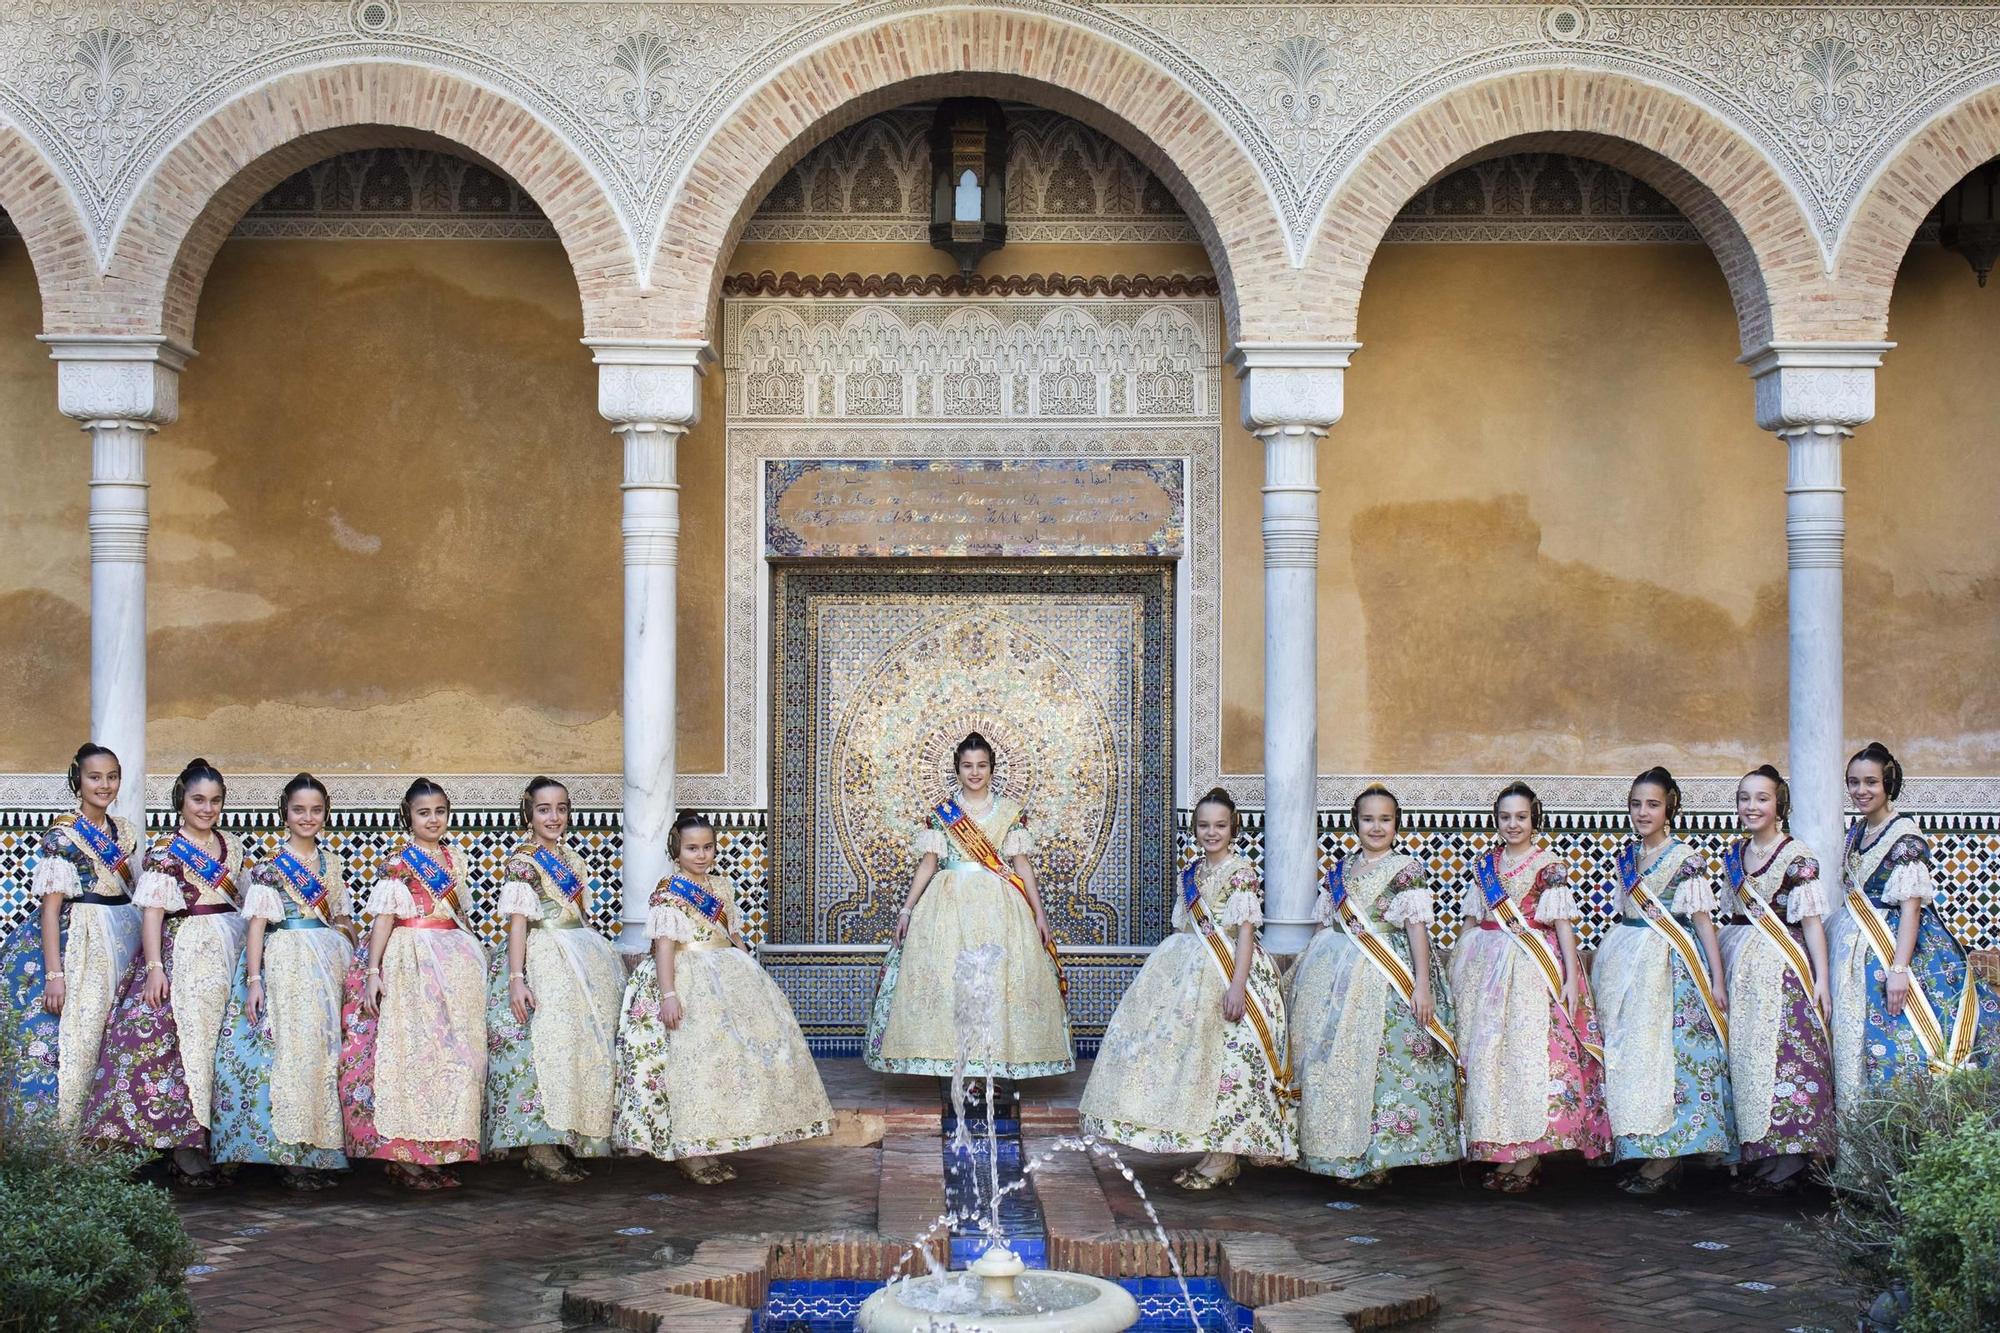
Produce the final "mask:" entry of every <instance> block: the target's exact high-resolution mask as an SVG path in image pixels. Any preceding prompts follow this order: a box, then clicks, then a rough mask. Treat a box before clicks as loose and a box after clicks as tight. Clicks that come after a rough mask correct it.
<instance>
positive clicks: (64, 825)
mask: <svg viewBox="0 0 2000 1333" xmlns="http://www.w3.org/2000/svg"><path fill="white" fill-rule="evenodd" d="M81 819H82V816H81V815H68V816H65V817H63V818H62V819H59V820H57V821H56V823H55V824H54V825H53V826H51V827H50V829H49V830H48V832H47V833H44V834H43V835H42V842H41V846H40V848H39V849H37V851H36V859H35V868H34V870H33V871H32V872H30V876H29V880H28V898H29V902H30V903H31V906H30V908H29V911H28V915H27V917H26V918H24V919H23V920H22V922H21V924H20V925H18V926H16V927H15V928H14V932H13V934H12V935H10V936H8V938H7V942H6V944H5V945H4V946H0V1008H5V1009H11V1010H12V1011H13V1013H14V1016H15V1018H16V1019H17V1020H19V1022H20V1025H21V1027H20V1032H19V1034H18V1037H17V1040H18V1043H19V1045H18V1047H17V1059H18V1061H19V1063H18V1064H17V1071H18V1077H19V1079H20V1089H19V1093H20V1097H21V1103H22V1105H23V1106H24V1107H25V1109H26V1110H27V1112H28V1113H29V1114H30V1115H49V1116H54V1117H55V1118H56V1121H57V1123H58V1124H59V1125H60V1126H61V1127H62V1128H63V1129H64V1130H66V1131H71V1132H73V1131H74V1130H75V1129H76V1127H77V1124H78V1122H79V1121H80V1120H81V1119H82V1117H83V1103H84V1099H85V1098H86V1097H88V1096H89V1095H90V1081H91V1077H92V1075H94V1074H95V1073H96V1072H97V1056H98V1049H99V1045H100V1043H102V1041H103V1040H104V1025H105V1022H106V1020H108V1019H109V1018H110V1017H111V1006H112V1004H113V1003H114V1002H115V1001H116V999H117V998H118V987H119V983H121V982H122V981H124V979H125V974H126V972H127V970H128V969H129V968H130V967H131V965H132V958H133V955H135V954H137V953H138V951H139V909H138V908H136V907H134V906H133V905H132V901H131V898H130V896H129V886H128V885H127V883H126V881H125V878H124V876H123V874H122V873H121V872H119V871H118V870H117V869H116V868H115V867H116V866H117V865H118V864H119V862H120V860H121V858H122V859H123V861H124V863H125V865H126V866H127V867H128V869H129V867H130V865H131V857H132V855H133V853H134V852H135V851H136V850H137V849H138V846H139V837H138V834H137V833H136V832H135V831H134V830H133V827H132V825H131V824H130V823H128V822H127V821H125V820H123V819H119V818H117V817H115V816H114V817H112V819H111V827H110V828H109V829H105V828H102V827H99V826H97V825H92V826H91V828H90V830H89V832H91V833H95V834H96V835H97V839H96V842H95V843H94V844H93V841H92V840H91V838H90V837H89V836H88V834H87V833H86V832H85V831H84V830H81V829H79V828H78V827H77V823H78V821H80V820H81ZM114 849H115V850H114ZM107 858H108V859H107ZM52 893H53V894H60V895H62V899H63V907H62V921H61V926H60V931H61V935H62V939H61V943H60V945H59V956H60V957H61V959H62V963H61V966H62V972H63V986H64V999H63V1010H62V1013H61V1014H60V1015H57V1014H52V1013H50V1012H48V1010H47V1009H45V1008H43V1007H42V994H43V991H44V989H45V988H46V986H47V982H48V976H47V965H46V962H45V960H44V959H43V956H42V900H43V899H44V898H46V897H47V896H48V895H50V894H52Z"/></svg>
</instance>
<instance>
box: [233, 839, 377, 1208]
mask: <svg viewBox="0 0 2000 1333" xmlns="http://www.w3.org/2000/svg"><path fill="white" fill-rule="evenodd" d="M306 870H307V871H308V872H309V873H311V874H312V876H313V877H314V878H315V879H317V880H318V881H319V883H320V884H321V885H323V886H324V887H325V890H326V893H325V896H324V897H323V898H322V899H321V900H320V903H319V905H318V907H317V908H316V909H314V908H308V907H307V906H306V902H307V899H306V898H304V897H301V896H300V894H299V891H298V890H297V889H296V888H294V887H293V886H292V884H291V883H290V882H289V881H288V880H287V879H286V878H285V874H284V872H283V871H282V870H280V869H279V868H278V866H277V865H276V864H275V863H273V862H269V861H267V862H264V863H263V864H261V865H258V866H254V867H252V868H251V871H250V887H249V890H248V891H247V893H246V894H245V896H244V899H243V915H244V916H245V917H248V918H250V919H252V920H260V921H264V922H266V923H267V924H266V926H265V929H264V950H263V961H264V1011H263V1013H262V1015H261V1016H260V1017H259V1018H258V1020H257V1021H256V1022H252V1021H251V1020H250V1015H249V1013H248V1006H249V1002H250V960H249V954H248V951H247V950H246V951H245V954H244V960H243V966H242V967H239V968H238V969H237V970H236V985H235V988H234V989H233V990H231V991H230V995H229V1012H228V1015H227V1016H226V1017H225V1018H224V1019H223V1022H222V1038H221V1041H220V1042H219V1043H218V1044H217V1046H216V1051H215V1127H214V1128H215V1133H214V1136H213V1140H212V1142H211V1143H210V1145H209V1149H210V1155H211V1156H212V1157H214V1159H215V1160H216V1161H218V1162H264V1163H268V1164H271V1165H275V1166H294V1167H304V1168H309V1169H313V1170H320V1171H331V1170H338V1169H340V1168H342V1167H345V1166H346V1165H347V1155H346V1154H345V1153H343V1152H342V1151H341V1147H342V1144H343V1141H344V1137H343V1127H342V1122H341V1114H340V1037H341V1031H340V1002H341V999H342V982H343V979H344V978H345V976H346V973H347V969H348V965H349V963H350V961H351V960H352V958H353V954H354V946H353V945H352V944H351V943H350V942H349V941H348V938H347V936H345V935H343V934H341V933H340V932H339V931H338V930H336V929H334V928H333V927H332V926H331V925H330V924H328V923H329V922H331V921H334V920H337V919H339V918H342V917H347V916H351V915H352V908H351V906H350V902H349V897H348V891H347V877H346V868H345V867H344V866H343V865H342V864H341V860H340V858H339V857H338V856H335V855H334V854H333V853H332V852H329V851H327V850H326V849H324V848H321V849H320V852H319V855H318V856H317V857H316V858H314V859H313V861H312V862H311V863H309V864H308V865H307V866H306Z"/></svg>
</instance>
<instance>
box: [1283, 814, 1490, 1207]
mask: <svg viewBox="0 0 2000 1333" xmlns="http://www.w3.org/2000/svg"><path fill="white" fill-rule="evenodd" d="M1344 877H1345V884H1346V888H1347V893H1348V896H1349V899H1350V901H1352V902H1353V903H1354V905H1355V907H1356V909H1357V910H1358V911H1360V912H1361V913H1363V914H1364V915H1365V916H1366V917H1367V918H1368V920H1369V921H1370V922H1371V923H1372V925H1373V927H1374V931H1375V933H1376V935H1378V936H1379V937H1380V938H1381V939H1382V940H1383V941H1384V942H1385V943H1387V945H1388V946H1389V948H1390V949H1391V950H1393V951H1394V953H1395V954H1396V956H1397V957H1399V958H1401V959H1402V961H1403V966H1404V967H1406V968H1407V967H1409V966H1410V943H1409V936H1408V932H1410V931H1413V930H1428V929H1429V928H1430V923H1431V891H1430V889H1429V887H1428V886H1427V885H1426V884H1425V882H1424V868H1423V865H1422V863H1421V862H1419V861H1418V860H1417V859H1416V858H1415V857H1413V856H1410V855H1408V854H1407V853H1404V852H1396V851H1392V852H1390V853H1388V854H1387V855H1386V856H1384V857H1382V858H1381V859H1380V860H1378V861H1375V862H1372V863H1371V862H1369V861H1368V859H1367V858H1366V857H1365V856H1364V855H1362V854H1361V853H1359V852H1356V853H1354V854H1353V855H1351V856H1349V857H1348V858H1347V860H1346V866H1345V871H1344ZM1318 915H1319V920H1320V923H1321V929H1320V931H1319V933H1318V934H1316V935H1314V936H1313V940H1312V943H1311V944H1310V945H1309V946H1307V948H1306V952H1305V956H1304V957H1303V958H1301V959H1300V960H1299V963H1298V966H1297V968H1296V969H1295V970H1294V971H1293V973H1292V979H1291V991H1290V997H1289V998H1290V1006H1289V1008H1290V1012H1291V1022H1292V1042H1293V1048H1292V1049H1293V1052H1294V1059H1295V1061H1296V1064H1297V1069H1298V1079H1299V1130H1298V1135H1299V1166H1300V1167H1302V1168H1303V1169H1305V1170H1307V1171H1311V1172H1313V1173H1315V1174H1317V1175H1323V1176H1336V1177H1340V1178H1342V1179H1350V1180H1351V1179H1356V1178H1359V1177H1363V1176H1369V1175H1373V1174H1375V1173H1376V1172H1380V1171H1387V1170H1390V1169H1392V1168H1394V1167H1399V1166H1421V1165H1427V1164H1431V1163H1436V1162H1454V1161H1457V1160H1458V1158H1459V1155H1460V1151H1459V1119H1458V1109H1457V1087H1456V1084H1457V1079H1458V1073H1457V1069H1456V1066H1455V1065H1454V1063H1453V1061H1452V1058H1451V1056H1450V1055H1449V1054H1448V1053H1447V1052H1446V1050H1445V1049H1444V1047H1443V1046H1442V1045H1441V1044H1439V1042H1438V1041H1437V1040H1436V1038H1434V1037H1433V1036H1432V1035H1431V1034H1430V1033H1429V1032H1427V1031H1425V1030H1424V1029H1423V1028H1422V1027H1420V1026H1418V1024H1417V1018H1416V1014H1415V1013H1414V1012H1412V1010H1411V1009H1410V1006H1409V1005H1408V1004H1406V1003H1404V1001H1403V999H1402V997H1401V996H1400V995H1398V994H1397V993H1396V992H1395V991H1394V990H1393V989H1392V988H1391V987H1390V985H1389V982H1388V981H1387V979H1385V978H1384V977H1383V976H1382V974H1381V972H1379V971H1378V970H1377V969H1376V967H1375V965H1374V964H1373V963H1372V962H1370V961H1369V960H1368V957H1367V956H1366V955H1365V954H1364V953H1363V952H1362V951H1361V949H1360V947H1359V946H1357V945H1356V944H1355V943H1354V941H1353V940H1351V939H1349V938H1348V936H1347V932H1346V931H1345V930H1343V929H1342V928H1341V927H1340V926H1339V925H1337V924H1330V923H1333V922H1334V921H1335V911H1334V904H1333V896H1332V894H1331V893H1329V892H1328V890H1327V889H1326V888H1325V887H1324V886H1322V887H1321V889H1320V894H1319V908H1318ZM1430 964H1431V966H1430V974H1431V975H1430V981H1431V998H1432V1002H1433V1004H1434V1005H1435V1007H1436V1010H1437V1018H1438V1021H1439V1022H1440V1023H1441V1024H1443V1025H1444V1027H1445V1028H1446V1029H1447V1030H1449V1029H1450V1027H1451V1023H1452V1004H1451V996H1450V993H1449V992H1448V991H1447V990H1446V988H1445V976H1444V968H1443V966H1442V964H1441V962H1440V960H1439V957H1438V950H1436V949H1432V950H1431V951H1430Z"/></svg>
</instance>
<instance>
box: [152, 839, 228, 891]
mask: <svg viewBox="0 0 2000 1333" xmlns="http://www.w3.org/2000/svg"><path fill="white" fill-rule="evenodd" d="M215 836H216V838H217V839H218V840H220V841H222V845H223V847H224V848H227V847H228V846H229V843H228V842H227V841H226V840H223V835H222V834H221V833H220V832H218V833H217V834H216V835H215ZM167 855H168V856H171V857H173V858H174V860H176V861H179V862H180V863H181V867H182V869H184V870H186V871H187V872H188V873H189V874H190V875H193V876H194V877H195V878H196V879H198V880H200V881H201V882H202V883H203V884H204V885H206V886H207V887H209V888H211V889H213V890H215V891H216V892H217V893H220V894H221V895H222V896H223V898H225V899H226V900H228V902H229V905H230V906H232V907H234V906H235V905H236V896H235V895H234V894H233V893H231V892H230V887H231V886H230V882H229V867H228V866H226V865H224V864H223V863H222V862H220V861H218V860H216V859H215V858H214V857H212V856H210V855H209V854H208V853H207V852H204V851H203V850H202V849H201V848H199V847H197V846H195V845H194V844H193V843H192V842H189V841H188V836H187V834H185V833H176V834H174V840H173V841H172V842H170V843H168V844H167Z"/></svg>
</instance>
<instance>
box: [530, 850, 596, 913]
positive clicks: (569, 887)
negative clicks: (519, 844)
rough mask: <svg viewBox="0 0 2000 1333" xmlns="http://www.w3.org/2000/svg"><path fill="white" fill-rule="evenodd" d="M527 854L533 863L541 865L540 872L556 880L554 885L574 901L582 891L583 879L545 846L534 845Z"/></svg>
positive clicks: (564, 895)
mask: <svg viewBox="0 0 2000 1333" xmlns="http://www.w3.org/2000/svg"><path fill="white" fill-rule="evenodd" d="M529 855H530V856H531V857H532V858H533V859H534V862H535V864H536V865H538V866H540V867H541V869H542V873H543V874H545V875H547V876H548V877H549V878H550V879H552V880H554V881H555V882H556V887H557V888H558V889H561V890H562V895H563V897H565V898H567V899H569V900H570V901H571V902H575V901H576V900H577V898H578V897H579V896H580V895H581V894H582V893H583V881H582V880H580V879H578V878H577V877H576V872H575V871H574V870H571V869H570V868H569V866H568V865H567V864H566V863H565V862H564V861H563V859H562V858H561V857H560V856H557V855H556V854H555V853H554V852H552V851H550V850H549V849H548V848H546V847H536V848H535V850H534V851H533V852H531V853H529Z"/></svg>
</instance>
